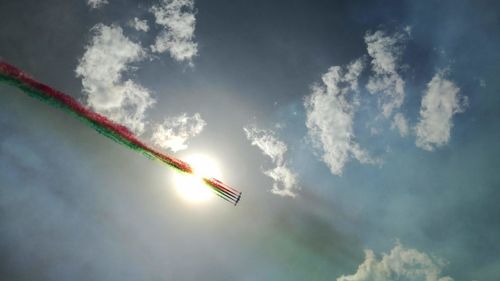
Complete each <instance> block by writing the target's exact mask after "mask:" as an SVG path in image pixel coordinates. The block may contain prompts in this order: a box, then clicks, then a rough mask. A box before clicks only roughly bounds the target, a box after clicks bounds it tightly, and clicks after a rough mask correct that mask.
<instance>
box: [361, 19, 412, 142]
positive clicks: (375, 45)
mask: <svg viewBox="0 0 500 281" xmlns="http://www.w3.org/2000/svg"><path fill="white" fill-rule="evenodd" d="M409 32H410V29H409V28H406V29H405V30H404V31H403V32H395V33H393V34H387V33H386V32H384V31H380V30H379V31H376V32H373V33H370V32H368V33H366V35H365V37H364V39H365V43H366V46H367V48H366V49H367V51H368V54H369V55H370V57H371V66H372V72H373V74H372V75H371V76H370V79H369V80H368V84H367V85H366V88H367V89H368V91H369V92H370V93H372V94H378V95H379V97H378V102H379V106H380V107H381V110H382V115H383V116H384V117H385V118H390V117H391V116H392V114H393V112H394V111H397V110H398V109H399V108H400V107H401V105H402V104H403V101H404V99H405V82H404V80H403V78H401V76H400V75H399V73H398V71H399V69H400V65H399V63H400V62H399V61H400V59H401V54H402V52H403V49H404V47H405V45H406V42H407V41H408V37H409ZM405 120H406V119H404V116H403V115H402V114H401V113H399V114H398V115H396V116H395V118H394V120H393V126H392V128H395V129H398V130H399V133H400V134H401V135H402V136H403V135H406V134H407V131H405V128H406V127H405V126H404V123H403V122H404V121H405Z"/></svg>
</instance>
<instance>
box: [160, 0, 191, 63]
mask: <svg viewBox="0 0 500 281" xmlns="http://www.w3.org/2000/svg"><path fill="white" fill-rule="evenodd" d="M193 9H194V1H193V0H163V1H162V2H161V3H160V4H158V5H154V6H153V7H152V8H151V12H152V13H153V14H154V16H155V19H156V24H158V25H161V26H162V27H163V28H164V30H163V31H161V32H160V34H159V35H158V36H157V37H156V40H155V43H154V44H153V45H152V46H151V50H152V51H153V52H156V53H163V52H165V51H168V52H169V53H170V56H171V57H172V58H173V59H175V60H177V61H189V62H191V60H192V58H193V57H194V56H196V55H197V54H198V44H197V43H196V42H194V30H195V25H196V18H195V15H194V11H193Z"/></svg>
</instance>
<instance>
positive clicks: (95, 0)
mask: <svg viewBox="0 0 500 281" xmlns="http://www.w3.org/2000/svg"><path fill="white" fill-rule="evenodd" d="M106 4H108V0H87V5H89V6H90V8H92V9H97V8H101V7H102V6H104V5H106Z"/></svg>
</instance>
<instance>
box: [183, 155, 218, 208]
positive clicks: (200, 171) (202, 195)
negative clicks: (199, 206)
mask: <svg viewBox="0 0 500 281" xmlns="http://www.w3.org/2000/svg"><path fill="white" fill-rule="evenodd" d="M183 159H184V161H186V162H187V163H189V165H190V166H191V168H192V169H193V173H192V174H180V173H176V174H175V175H174V176H173V181H174V184H175V189H176V190H177V192H178V193H179V194H180V195H181V197H182V198H183V199H185V200H187V201H189V202H193V203H199V202H204V201H208V200H211V199H212V198H214V194H213V193H212V191H211V190H210V188H209V187H208V186H207V184H206V182H205V181H204V180H203V179H204V178H218V179H220V178H221V177H222V172H221V170H220V168H219V166H218V165H217V162H216V161H214V159H213V158H211V157H208V156H206V155H203V154H192V155H189V156H187V157H185V158H183Z"/></svg>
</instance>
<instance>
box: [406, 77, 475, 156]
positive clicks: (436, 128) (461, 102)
mask: <svg viewBox="0 0 500 281" xmlns="http://www.w3.org/2000/svg"><path fill="white" fill-rule="evenodd" d="M459 92H460V89H459V88H458V87H457V86H456V85H455V84H454V83H453V82H452V81H449V80H447V79H446V78H445V72H444V71H439V72H437V73H436V75H434V77H433V78H432V80H431V81H430V82H429V84H428V85H427V92H426V93H425V94H424V97H423V98H422V104H421V107H420V120H419V122H418V123H417V125H416V126H415V132H416V135H417V140H416V145H417V146H418V147H420V148H422V149H425V150H428V151H432V150H434V148H436V147H439V146H443V145H445V144H447V143H448V141H449V139H450V132H451V128H452V127H453V122H452V118H453V115H455V114H456V113H460V112H463V111H464V110H465V108H466V107H467V97H461V96H460V95H459Z"/></svg>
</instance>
